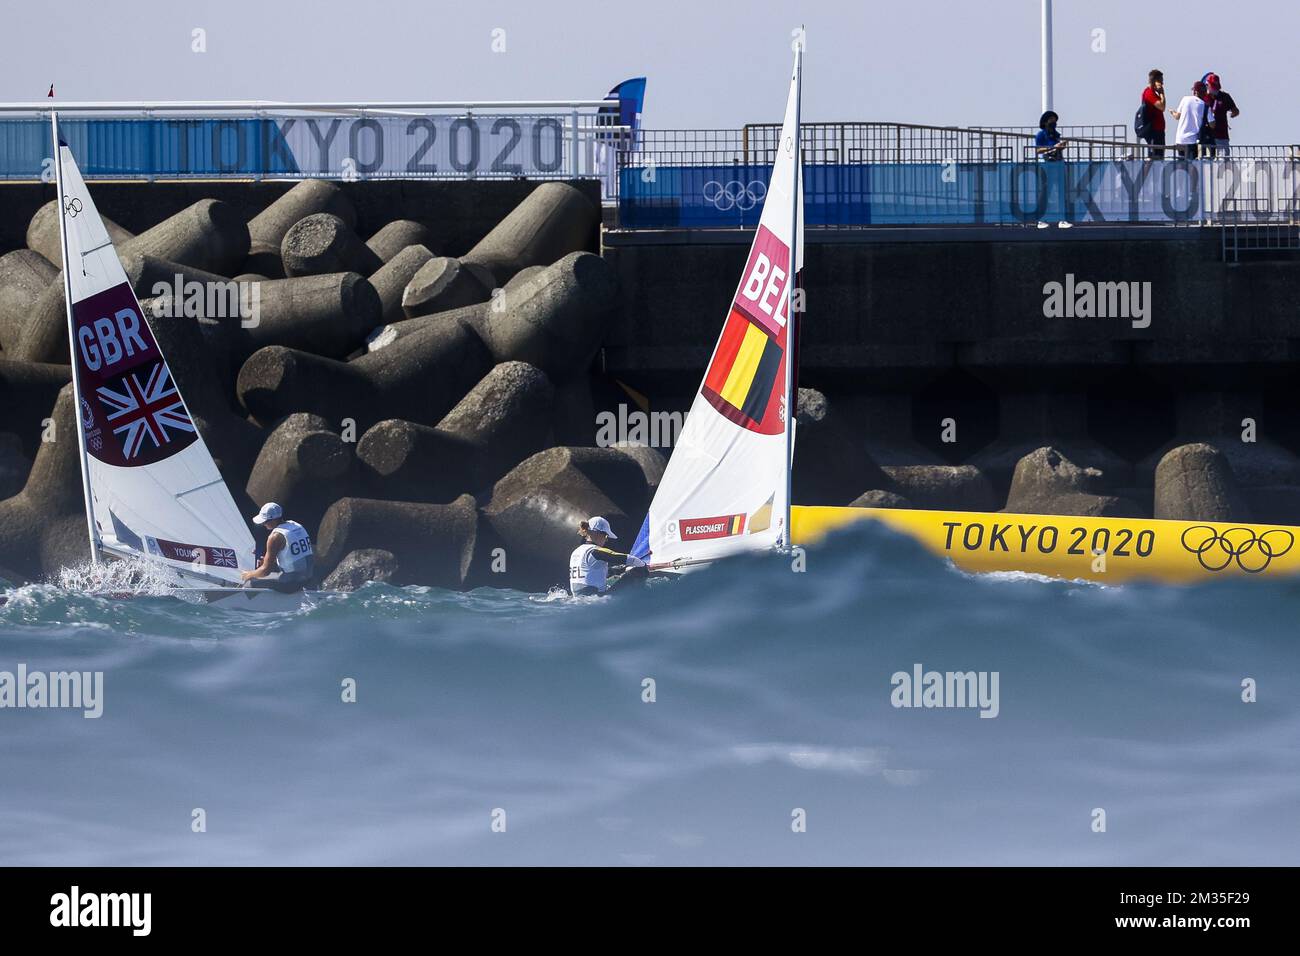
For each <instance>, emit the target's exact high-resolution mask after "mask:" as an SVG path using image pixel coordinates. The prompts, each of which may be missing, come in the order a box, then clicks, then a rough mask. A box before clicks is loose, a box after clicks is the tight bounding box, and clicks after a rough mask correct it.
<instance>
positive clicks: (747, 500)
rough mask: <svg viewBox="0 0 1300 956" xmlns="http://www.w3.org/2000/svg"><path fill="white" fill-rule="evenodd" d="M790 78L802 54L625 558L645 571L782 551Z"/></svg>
mask: <svg viewBox="0 0 1300 956" xmlns="http://www.w3.org/2000/svg"><path fill="white" fill-rule="evenodd" d="M801 69H802V51H796V53H795V66H794V73H793V75H792V76H791V79H790V94H789V97H788V99H787V101H786V107H785V120H784V122H783V123H782V126H781V138H780V141H779V145H778V147H777V150H776V157H775V162H774V165H773V168H772V178H771V181H770V182H769V184H768V189H767V198H766V201H765V203H764V205H763V215H762V217H761V219H760V220H759V223H758V230H757V232H756V234H755V236H754V243H753V245H752V246H750V249H749V258H748V259H747V260H746V263H745V269H744V272H743V273H741V277H740V284H739V285H738V286H737V288H736V294H735V296H734V297H733V298H732V303H731V308H730V309H729V310H728V312H727V316H726V321H725V322H724V324H723V327H722V334H721V335H720V336H719V338H718V342H717V345H716V346H714V349H713V357H712V358H711V359H710V360H709V364H708V368H707V371H706V372H705V375H704V381H703V382H702V383H701V384H700V388H699V391H698V392H697V393H696V396H695V400H694V402H693V403H692V405H691V410H690V414H689V415H688V416H687V419H686V424H685V426H684V427H683V428H682V431H681V434H680V436H679V437H678V440H677V443H676V445H675V446H674V447H673V452H672V457H671V458H670V459H669V461H668V467H667V469H666V470H665V471H664V475H663V478H662V479H661V481H660V484H659V488H658V491H657V492H656V493H655V497H654V501H652V502H651V504H650V514H649V516H648V517H647V518H646V522H645V525H644V527H643V528H642V534H641V536H639V537H638V539H637V543H636V546H635V547H634V549H633V550H634V553H636V554H637V556H638V557H642V558H643V559H645V560H649V561H652V562H654V564H656V565H658V564H661V563H665V562H681V563H682V564H687V563H691V562H706V561H710V560H713V559H716V558H722V557H727V556H729V555H733V554H738V553H741V552H747V551H760V550H767V549H771V548H773V547H775V546H777V545H788V544H789V535H788V529H787V522H788V520H789V519H788V515H789V478H790V464H791V457H790V455H791V447H792V443H793V417H794V416H793V404H794V403H793V401H792V398H791V394H790V393H791V392H792V391H794V387H793V384H792V383H793V380H794V375H793V372H794V365H793V361H794V356H793V353H792V346H793V344H794V343H796V342H797V336H796V335H794V334H792V330H793V327H794V322H793V319H794V318H795V317H794V316H793V315H791V314H790V313H791V309H790V301H791V293H792V292H793V290H794V289H795V288H797V287H798V282H797V276H798V274H799V271H800V270H801V269H802V268H803V246H804V243H803V188H802V187H803V182H802V179H803V171H802V165H801V162H800V156H799V148H798V143H799V136H798V126H799V86H800V71H801ZM792 249H793V250H794V255H793V256H792V255H791V252H792ZM792 259H793V260H794V263H795V264H794V265H793V267H792Z"/></svg>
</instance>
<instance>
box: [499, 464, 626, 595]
mask: <svg viewBox="0 0 1300 956" xmlns="http://www.w3.org/2000/svg"><path fill="white" fill-rule="evenodd" d="M648 505H649V493H648V491H647V488H646V481H645V476H644V474H643V472H642V470H641V466H640V464H639V463H638V462H637V461H636V460H635V459H634V458H632V457H631V456H629V455H625V454H623V453H622V452H620V451H618V450H616V449H612V448H550V449H547V450H546V451H542V452H538V453H537V454H536V455H533V456H532V457H531V458H529V459H528V460H526V461H524V462H522V463H521V464H519V465H517V466H516V467H515V468H514V469H512V470H511V472H510V473H509V474H508V475H506V476H505V477H504V478H502V479H501V480H500V481H498V482H497V483H496V485H495V486H494V487H493V489H492V498H491V500H490V501H489V502H488V504H487V505H486V506H485V507H484V509H483V516H484V518H485V519H486V520H487V523H488V525H489V526H490V528H491V529H492V532H493V537H494V542H499V543H500V546H501V547H503V548H504V553H505V558H506V566H507V572H508V574H509V579H510V582H511V584H512V585H513V586H516V587H524V588H531V589H545V588H547V587H549V586H551V585H553V584H560V583H562V582H563V581H564V580H565V576H566V571H567V561H568V557H569V554H570V552H572V551H573V549H574V548H576V547H577V546H578V544H579V543H580V539H579V538H578V522H580V521H584V520H586V519H587V518H589V517H591V516H592V515H596V514H598V515H601V516H603V517H605V518H607V519H608V520H609V521H610V523H611V524H612V525H613V528H614V531H615V533H616V534H618V535H619V543H620V544H622V545H625V546H631V544H632V540H633V539H634V538H635V536H636V533H637V530H638V529H639V528H640V526H641V519H642V518H643V517H644V516H645V511H646V508H647V507H648Z"/></svg>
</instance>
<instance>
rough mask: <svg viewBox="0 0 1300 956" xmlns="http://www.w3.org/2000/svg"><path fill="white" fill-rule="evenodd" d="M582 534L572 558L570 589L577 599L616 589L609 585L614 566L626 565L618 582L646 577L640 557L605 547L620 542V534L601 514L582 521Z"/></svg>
mask: <svg viewBox="0 0 1300 956" xmlns="http://www.w3.org/2000/svg"><path fill="white" fill-rule="evenodd" d="M578 534H579V535H581V536H582V538H583V543H582V544H580V545H578V546H577V547H576V548H574V550H573V554H571V555H570V556H569V590H570V591H572V592H573V594H574V596H575V597H582V596H585V595H588V594H606V593H608V592H609V589H610V588H611V587H613V584H607V583H606V582H607V581H608V577H609V571H610V568H611V566H615V567H617V566H619V565H622V566H624V567H625V568H626V569H627V570H626V572H625V573H624V574H623V576H622V577H620V578H619V579H618V580H617V581H615V582H614V583H618V582H620V581H625V580H627V581H631V580H636V579H638V578H641V577H643V576H644V575H645V574H646V571H645V570H644V569H645V562H644V561H642V560H641V559H640V558H638V557H636V556H635V555H631V554H623V553H622V552H620V551H613V550H611V549H609V548H607V547H605V543H606V542H607V541H609V540H611V539H617V538H618V535H616V534H615V533H614V529H613V528H611V527H610V526H609V522H608V521H606V520H605V519H604V518H602V517H600V516H599V515H597V516H596V517H593V518H588V519H587V520H586V521H583V522H581V523H580V524H579V525H578Z"/></svg>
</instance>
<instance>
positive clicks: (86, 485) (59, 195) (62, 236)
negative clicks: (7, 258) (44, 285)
mask: <svg viewBox="0 0 1300 956" xmlns="http://www.w3.org/2000/svg"><path fill="white" fill-rule="evenodd" d="M50 134H51V136H52V137H53V139H54V190H55V199H56V201H57V202H58V204H59V244H60V245H61V246H62V248H63V300H64V306H65V307H66V309H67V313H68V352H69V358H70V359H71V360H72V401H73V405H74V406H75V407H74V409H73V417H74V418H76V420H77V448H78V449H79V450H80V452H81V491H82V494H83V495H84V496H85V503H86V526H87V528H89V530H90V561H91V563H92V564H99V531H98V530H97V529H96V528H95V512H94V509H93V508H92V507H91V503H90V459H89V456H88V455H87V454H86V426H85V424H84V423H83V422H82V420H81V401H82V399H81V383H80V382H79V381H78V376H77V362H76V354H77V340H76V335H75V334H74V332H73V329H74V326H75V323H74V322H73V319H72V263H70V262H69V261H68V227H67V222H66V217H67V212H66V209H65V208H64V205H63V153H62V151H61V149H60V143H59V113H58V110H51V111H50Z"/></svg>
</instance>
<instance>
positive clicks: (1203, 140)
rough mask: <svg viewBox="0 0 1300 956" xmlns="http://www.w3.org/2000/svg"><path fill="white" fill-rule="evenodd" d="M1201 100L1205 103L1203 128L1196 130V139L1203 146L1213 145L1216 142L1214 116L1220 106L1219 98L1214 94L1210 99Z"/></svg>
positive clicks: (1202, 117)
mask: <svg viewBox="0 0 1300 956" xmlns="http://www.w3.org/2000/svg"><path fill="white" fill-rule="evenodd" d="M1201 102H1203V103H1204V104H1205V113H1204V114H1203V115H1202V116H1201V128H1200V129H1199V130H1197V131H1196V141H1197V142H1198V143H1200V144H1201V145H1202V146H1213V145H1214V144H1215V142H1216V140H1215V138H1214V116H1215V110H1217V109H1218V108H1219V98H1218V96H1215V95H1213V94H1212V95H1211V96H1210V97H1209V98H1208V99H1206V100H1202V101H1201Z"/></svg>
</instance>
